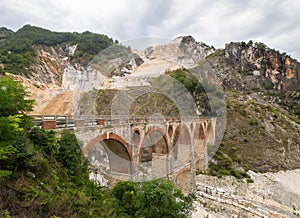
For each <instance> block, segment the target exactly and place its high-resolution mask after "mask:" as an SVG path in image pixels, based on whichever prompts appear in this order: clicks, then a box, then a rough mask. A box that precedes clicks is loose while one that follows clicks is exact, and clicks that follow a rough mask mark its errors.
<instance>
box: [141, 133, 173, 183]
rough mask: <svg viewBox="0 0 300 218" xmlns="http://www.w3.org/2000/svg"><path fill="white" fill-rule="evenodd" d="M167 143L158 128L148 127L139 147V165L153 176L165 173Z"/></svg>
mask: <svg viewBox="0 0 300 218" xmlns="http://www.w3.org/2000/svg"><path fill="white" fill-rule="evenodd" d="M168 152H169V149H168V143H167V139H166V136H165V134H164V133H163V131H162V130H160V129H149V131H148V132H147V134H146V136H145V139H144V141H143V143H142V146H141V149H140V162H141V165H140V167H141V168H143V169H144V171H146V173H147V174H151V175H152V176H155V177H161V176H165V175H166V174H167V164H168V162H167V160H168V158H167V156H168Z"/></svg>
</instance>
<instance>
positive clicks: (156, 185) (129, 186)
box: [112, 179, 194, 218]
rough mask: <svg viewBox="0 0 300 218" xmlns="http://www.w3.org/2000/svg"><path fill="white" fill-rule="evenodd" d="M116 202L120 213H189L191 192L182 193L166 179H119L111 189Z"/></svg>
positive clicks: (182, 216)
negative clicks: (138, 180)
mask: <svg viewBox="0 0 300 218" xmlns="http://www.w3.org/2000/svg"><path fill="white" fill-rule="evenodd" d="M112 193H113V195H114V196H115V197H116V199H117V201H118V202H119V205H118V206H119V207H117V208H116V210H118V211H117V212H118V215H119V216H122V217H126V216H125V214H126V215H128V217H144V218H155V217H168V218H169V217H171V218H172V217H174V218H175V217H176V218H177V217H179V218H185V217H189V215H190V214H191V212H192V211H193V199H194V196H193V195H187V196H185V195H184V194H183V193H182V191H181V190H180V189H178V188H176V187H175V185H174V184H173V183H172V182H171V181H169V180H163V179H160V180H152V181H148V182H141V183H134V182H132V181H122V182H119V183H117V184H116V185H115V186H114V188H113V189H112Z"/></svg>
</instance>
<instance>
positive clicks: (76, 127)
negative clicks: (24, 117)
mask: <svg viewBox="0 0 300 218" xmlns="http://www.w3.org/2000/svg"><path fill="white" fill-rule="evenodd" d="M33 118H34V121H33V122H34V123H35V124H36V125H38V126H42V127H43V128H44V129H65V128H68V129H72V130H73V131H74V132H75V134H76V136H77V138H78V140H79V141H81V142H82V149H83V154H84V155H85V157H86V158H88V159H89V161H90V163H91V166H92V167H93V168H94V169H95V170H97V171H98V172H100V173H103V174H107V175H110V176H114V177H117V178H119V179H133V180H139V179H148V178H150V179H151V178H158V177H168V178H172V179H173V180H174V181H175V182H176V180H177V179H178V178H179V176H180V175H181V174H182V173H183V172H185V171H192V172H195V170H201V171H203V170H206V169H207V162H208V155H207V144H208V143H209V144H214V139H215V125H216V119H215V118H211V117H184V118H181V119H177V118H147V117H121V116H120V117H116V118H114V119H111V118H108V117H94V116H90V117H88V116H84V117H83V116H80V117H67V116H33Z"/></svg>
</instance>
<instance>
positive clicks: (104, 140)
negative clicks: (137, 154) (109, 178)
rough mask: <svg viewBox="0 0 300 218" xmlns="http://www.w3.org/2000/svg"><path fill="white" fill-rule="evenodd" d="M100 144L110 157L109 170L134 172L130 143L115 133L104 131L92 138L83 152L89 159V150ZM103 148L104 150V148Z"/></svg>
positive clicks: (110, 171)
mask: <svg viewBox="0 0 300 218" xmlns="http://www.w3.org/2000/svg"><path fill="white" fill-rule="evenodd" d="M98 144H100V145H101V146H102V147H103V149H104V151H105V152H106V155H107V157H108V164H109V172H108V173H117V174H119V173H121V174H132V171H133V156H132V152H131V150H130V147H129V145H128V144H127V143H126V142H125V140H123V139H122V138H121V137H120V136H119V135H117V134H114V133H103V134H101V135H100V136H97V137H96V138H94V139H92V140H91V141H90V142H89V143H88V144H87V145H86V146H85V147H84V148H83V154H84V156H86V157H87V158H88V159H89V157H88V156H90V155H92V154H89V150H90V149H92V148H94V147H95V146H97V145H98ZM103 149H102V150H103Z"/></svg>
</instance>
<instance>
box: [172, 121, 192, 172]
mask: <svg viewBox="0 0 300 218" xmlns="http://www.w3.org/2000/svg"><path fill="white" fill-rule="evenodd" d="M190 145H191V138H190V132H189V129H188V127H187V126H186V125H181V126H179V127H178V128H177V129H176V130H175V136H174V159H175V161H176V162H175V167H178V166H180V165H181V164H182V163H184V162H186V161H187V160H189V155H190Z"/></svg>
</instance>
